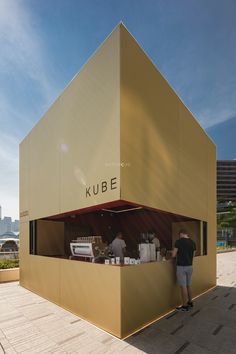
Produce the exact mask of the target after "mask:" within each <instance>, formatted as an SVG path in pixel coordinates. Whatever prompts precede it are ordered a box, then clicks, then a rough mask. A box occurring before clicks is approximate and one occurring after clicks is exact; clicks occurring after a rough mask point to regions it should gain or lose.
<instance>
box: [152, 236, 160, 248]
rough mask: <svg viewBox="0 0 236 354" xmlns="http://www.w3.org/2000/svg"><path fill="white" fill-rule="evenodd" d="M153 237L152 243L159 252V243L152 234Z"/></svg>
mask: <svg viewBox="0 0 236 354" xmlns="http://www.w3.org/2000/svg"><path fill="white" fill-rule="evenodd" d="M153 235H154V237H153V239H152V243H154V244H155V246H156V251H160V241H159V239H158V237H157V235H156V234H155V233H153Z"/></svg>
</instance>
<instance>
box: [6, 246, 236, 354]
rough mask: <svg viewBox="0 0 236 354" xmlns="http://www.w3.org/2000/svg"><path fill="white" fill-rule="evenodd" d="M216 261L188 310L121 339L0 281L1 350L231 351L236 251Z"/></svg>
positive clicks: (234, 344) (235, 325)
mask: <svg viewBox="0 0 236 354" xmlns="http://www.w3.org/2000/svg"><path fill="white" fill-rule="evenodd" d="M217 261H218V285H217V287H216V288H215V289H213V290H211V291H209V292H207V293H206V294H204V295H203V296H201V297H199V298H197V299H195V301H194V308H193V309H192V310H191V311H190V312H189V313H176V314H175V313H174V312H173V313H172V314H169V315H168V316H167V317H166V318H163V319H161V320H160V321H156V322H155V323H153V324H152V325H150V326H149V327H147V328H146V329H144V330H142V331H140V332H138V333H136V334H135V335H133V336H131V337H129V338H127V339H126V340H124V341H121V340H119V339H117V338H115V337H113V336H111V335H109V334H107V333H105V332H104V331H102V330H100V329H99V328H96V327H95V326H93V325H92V324H90V323H88V322H86V321H84V320H82V319H81V318H79V317H78V316H76V315H74V314H73V313H71V312H69V311H66V310H65V309H62V308H60V307H59V306H58V305H56V304H53V303H51V302H49V301H47V300H45V299H43V298H41V297H40V296H38V295H37V294H34V293H31V292H30V291H28V290H27V289H24V288H22V287H20V286H19V285H18V283H17V282H13V283H5V284H0V342H1V345H2V348H4V350H2V349H1V346H0V353H1V350H2V352H3V351H4V352H5V353H8V354H15V353H18V354H20V353H23V354H36V353H37V354H38V353H39V354H43V353H45V354H49V353H51V354H53V353H55V354H75V353H79V354H90V353H91V354H116V353H121V354H123V353H125V354H126V353H127V354H140V353H147V354H174V353H176V354H177V353H183V354H184V353H185V354H190V353H191V354H195V353H196V354H210V353H214V354H233V353H234V354H235V353H236V349H235V348H236V340H235V338H236V335H235V333H236V252H232V253H230V254H229V253H228V254H220V255H218V256H217Z"/></svg>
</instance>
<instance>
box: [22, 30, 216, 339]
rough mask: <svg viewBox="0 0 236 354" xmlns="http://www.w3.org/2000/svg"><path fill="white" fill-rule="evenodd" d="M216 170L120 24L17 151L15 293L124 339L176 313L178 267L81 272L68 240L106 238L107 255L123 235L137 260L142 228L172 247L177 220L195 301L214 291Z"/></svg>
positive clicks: (186, 115)
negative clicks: (188, 249)
mask: <svg viewBox="0 0 236 354" xmlns="http://www.w3.org/2000/svg"><path fill="white" fill-rule="evenodd" d="M215 164H216V157H215V146H214V144H213V143H212V141H211V140H210V139H209V138H208V136H207V135H206V133H205V132H204V131H203V129H202V128H201V127H200V126H199V124H198V123H197V122H196V120H195V119H194V117H193V116H192V114H191V113H190V112H189V110H188V109H187V108H186V107H185V106H184V104H183V102H182V101H181V100H180V99H179V98H178V96H177V95H176V93H175V92H174V91H173V90H172V88H171V87H170V85H169V84H168V83H167V82H166V80H165V79H164V78H163V76H162V75H161V74H160V72H159V71H158V70H157V69H156V67H155V66H154V65H153V63H152V62H151V61H150V60H149V58H148V57H147V56H146V54H145V53H144V52H143V50H142V49H141V48H140V47H139V45H138V44H137V42H136V41H135V40H134V38H133V37H132V36H131V35H130V33H129V32H128V31H127V30H126V28H125V27H124V26H123V25H119V26H118V27H117V28H116V29H115V30H114V31H113V32H112V34H111V35H110V36H109V37H108V38H107V40H106V41H105V42H104V43H103V44H102V45H101V46H100V47H99V48H98V50H97V51H96V52H95V54H94V56H93V57H92V58H90V60H89V61H88V62H87V63H86V64H85V66H84V67H83V68H82V70H81V71H80V73H79V74H78V75H76V76H75V78H74V79H73V80H72V81H71V83H70V84H69V85H68V86H67V87H66V89H65V90H64V92H63V93H62V94H61V95H60V96H59V98H58V99H57V100H56V101H55V102H54V104H53V105H52V106H51V107H50V109H49V110H48V112H46V113H45V115H44V116H43V118H42V119H41V120H40V121H39V122H38V124H37V125H36V126H35V127H34V128H33V129H32V131H31V132H30V133H29V135H28V136H27V137H26V138H25V139H24V140H23V142H22V143H21V146H20V214H21V232H20V234H21V240H20V267H21V268H20V284H21V285H22V286H24V287H26V288H28V289H30V290H32V291H34V292H36V293H38V294H39V295H41V296H43V297H45V298H47V299H49V300H50V301H53V302H55V303H57V304H58V305H60V306H62V307H64V308H66V309H68V310H70V311H72V312H73V313H75V314H77V315H78V316H80V317H81V318H84V319H86V320H88V321H90V322H92V323H94V324H96V325H97V326H99V327H101V328H102V329H104V330H106V331H108V332H110V333H112V334H114V335H115V336H117V337H119V338H124V337H126V336H128V335H130V334H132V333H133V332H134V331H136V330H138V329H139V328H142V327H143V326H145V325H147V324H148V323H150V322H151V321H153V320H155V319H157V318H158V317H159V316H161V315H163V314H164V313H166V312H168V311H170V310H171V309H173V308H174V307H175V306H176V305H178V304H179V301H180V297H179V292H178V288H177V286H176V282H175V265H174V262H173V261H171V260H168V261H165V262H164V261H163V262H157V261H155V262H154V261H153V262H150V263H144V264H136V265H129V266H125V265H123V266H119V265H115V266H113V265H105V264H96V263H92V262H83V261H81V260H79V261H78V260H76V259H79V258H76V257H73V256H72V255H71V254H69V253H68V252H70V245H71V243H70V242H72V241H73V240H74V239H75V238H76V237H77V240H78V238H79V237H83V236H90V235H96V236H98V235H99V236H104V235H105V236H106V237H105V238H104V239H103V240H102V241H103V242H102V245H103V246H104V247H105V246H106V243H109V242H110V241H111V237H112V236H113V235H114V233H115V231H122V230H123V231H124V233H125V234H126V237H127V240H126V241H127V244H128V245H129V247H130V248H132V247H133V249H131V251H132V252H133V253H135V252H137V249H136V248H137V247H136V243H137V240H138V237H139V234H141V233H142V232H144V231H148V230H149V227H150V229H151V228H154V229H155V228H156V229H157V230H158V231H159V234H160V237H161V242H162V243H163V245H164V246H165V247H167V246H168V247H171V246H172V241H173V240H174V239H175V238H176V234H177V233H178V225H180V224H178V223H179V222H182V224H183V223H185V225H189V229H190V231H191V230H192V232H193V233H196V234H194V237H195V238H196V240H197V244H198V249H199V252H200V253H199V254H201V255H200V256H199V257H195V258H194V275H193V292H194V295H195V296H197V295H200V294H201V293H202V292H203V291H206V290H207V289H210V288H211V287H213V286H215V284H216V247H215V240H216V228H215V223H216V217H215V205H216V196H215V185H216V183H215V174H216V172H215V167H216V166H215ZM130 210H132V211H130ZM190 225H192V226H191V227H190ZM203 225H205V226H204V227H205V229H204V230H203ZM145 227H146V228H148V230H146V229H145ZM143 230H144V231H143ZM161 232H162V234H161ZM172 233H173V235H172ZM137 234H138V236H137ZM78 236H79V237H78ZM129 237H130V239H129ZM198 238H199V239H198ZM133 245H135V247H136V248H135V247H134V246H133ZM86 246H87V245H85V246H84V247H86ZM167 249H169V248H167ZM203 249H204V251H203ZM132 252H131V253H132ZM89 257H91V256H89ZM89 257H88V258H89ZM89 259H91V258H89Z"/></svg>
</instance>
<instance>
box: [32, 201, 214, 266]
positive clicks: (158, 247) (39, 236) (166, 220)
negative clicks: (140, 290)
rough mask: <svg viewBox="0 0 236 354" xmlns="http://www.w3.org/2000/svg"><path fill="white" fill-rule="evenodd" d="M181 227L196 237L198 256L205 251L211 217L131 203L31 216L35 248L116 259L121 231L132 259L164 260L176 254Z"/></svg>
mask: <svg viewBox="0 0 236 354" xmlns="http://www.w3.org/2000/svg"><path fill="white" fill-rule="evenodd" d="M182 228H184V229H186V230H187V231H188V233H189V236H190V237H191V238H192V239H193V240H194V242H195V243H196V256H203V255H206V254H207V223H206V222H204V221H200V220H196V219H191V218H188V217H185V216H180V215H175V214H171V213H167V212H164V211H156V210H151V209H148V208H144V207H141V206H138V207H135V208H134V207H133V206H131V205H130V206H129V205H125V206H119V207H113V208H103V209H98V210H94V211H91V212H87V213H85V212H84V213H79V212H77V213H76V214H75V213H71V214H68V215H66V216H62V215H57V216H55V217H50V218H45V219H39V220H34V221H30V240H29V241H30V242H29V244H30V254H32V255H41V256H49V257H59V258H66V259H71V260H79V261H89V262H95V263H105V264H116V261H115V255H114V253H112V251H111V247H110V245H111V243H112V241H113V240H114V238H115V237H116V234H117V233H118V232H122V234H123V239H124V241H125V243H126V249H125V254H124V258H125V259H126V261H125V263H126V264H127V265H128V264H139V263H145V262H152V261H162V260H166V259H169V258H171V250H172V249H173V247H174V244H175V241H176V239H177V238H178V237H179V230H180V229H182ZM154 237H155V238H157V239H158V241H157V243H155V246H154V245H153V243H154V240H153V239H154ZM122 263H123V262H122ZM118 264H119V263H118Z"/></svg>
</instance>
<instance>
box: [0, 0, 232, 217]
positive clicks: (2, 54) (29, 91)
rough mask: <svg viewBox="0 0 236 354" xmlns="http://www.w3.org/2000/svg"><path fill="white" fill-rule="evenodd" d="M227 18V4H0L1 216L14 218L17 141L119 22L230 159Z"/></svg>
mask: <svg viewBox="0 0 236 354" xmlns="http://www.w3.org/2000/svg"><path fill="white" fill-rule="evenodd" d="M235 18H236V1H235V0H0V205H2V209H3V216H11V217H13V219H17V218H19V215H18V213H19V211H18V199H19V197H18V189H19V188H18V179H19V173H18V169H19V162H18V149H19V143H20V141H21V140H22V139H23V138H24V136H25V135H26V134H27V133H28V132H29V131H30V130H31V129H32V127H33V126H34V125H35V123H36V122H37V121H38V120H39V119H40V118H41V117H42V115H43V114H44V112H45V111H46V110H47V109H48V108H49V106H50V105H51V104H52V103H53V101H54V100H55V99H56V98H57V96H58V95H59V94H60V93H61V92H62V90H63V89H64V88H65V86H66V85H67V84H68V82H69V81H70V80H71V79H72V78H73V76H74V75H75V74H76V73H77V72H78V71H79V70H80V68H81V67H82V66H83V64H84V63H85V62H86V61H87V60H88V58H89V57H90V56H91V55H92V54H93V52H94V51H95V50H96V48H97V47H98V46H99V45H100V44H101V42H102V41H104V39H105V38H106V37H107V36H108V35H109V33H110V32H111V31H112V30H113V28H114V27H115V26H116V25H117V24H118V23H119V22H120V21H123V23H124V24H125V25H126V27H127V28H128V30H129V31H130V32H131V33H132V34H133V35H134V37H135V38H136V39H137V41H138V42H139V44H140V45H141V46H142V47H143V49H144V50H145V51H146V53H147V54H148V55H149V57H150V58H151V59H152V61H153V62H154V64H155V65H156V66H157V67H158V69H159V70H160V72H161V73H162V74H163V75H164V76H165V78H166V79H167V80H168V82H169V83H170V84H171V86H172V87H173V88H174V90H175V91H176V93H177V94H178V95H179V96H180V97H181V99H182V100H183V102H184V103H185V104H186V106H187V107H188V108H189V109H190V111H191V112H192V113H193V114H194V116H195V117H196V118H197V120H198V121H199V123H200V124H201V125H202V127H203V128H204V129H206V130H207V132H208V133H209V134H210V135H211V133H212V137H213V139H214V140H215V142H216V144H217V145H219V150H218V151H219V154H218V157H219V158H222V159H233V158H236V141H235V142H234V140H236V139H234V135H233V134H232V129H234V131H236V65H235V63H236V40H235V39H236V21H235ZM229 123H230V124H229ZM221 132H224V133H222V134H221ZM228 134H229V135H228ZM226 143H227V144H228V145H227V146H228V148H227V149H225V150H224V149H222V144H226Z"/></svg>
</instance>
